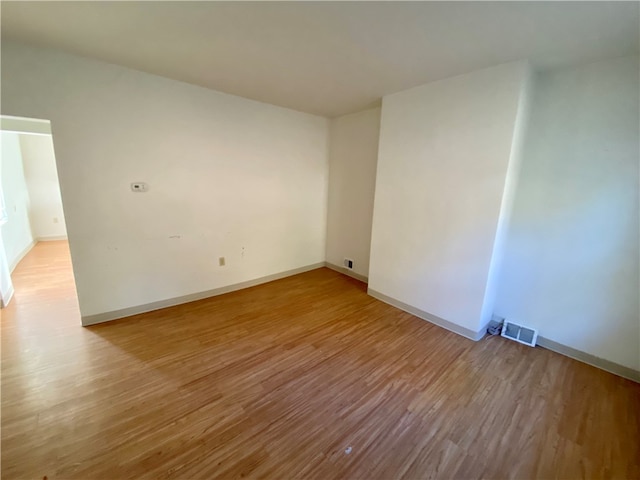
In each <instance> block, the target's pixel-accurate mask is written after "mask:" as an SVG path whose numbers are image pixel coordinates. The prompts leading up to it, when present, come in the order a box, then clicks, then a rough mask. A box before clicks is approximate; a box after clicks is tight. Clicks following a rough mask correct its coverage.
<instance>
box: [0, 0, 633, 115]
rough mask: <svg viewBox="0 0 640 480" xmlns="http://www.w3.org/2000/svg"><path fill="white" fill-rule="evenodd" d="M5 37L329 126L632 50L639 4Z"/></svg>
mask: <svg viewBox="0 0 640 480" xmlns="http://www.w3.org/2000/svg"><path fill="white" fill-rule="evenodd" d="M1 8H2V12H1V13H2V38H3V39H14V40H18V41H22V42H25V43H30V44H35V45H46V46H50V47H55V48H60V49H62V50H67V51H69V52H73V53H76V54H80V55H84V56H87V57H93V58H97V59H101V60H105V61H107V62H111V63H116V64H120V65H124V66H127V67H131V68H135V69H138V70H143V71H145V72H149V73H154V74H157V75H163V76H165V77H170V78H174V79H176V80H182V81H185V82H189V83H193V84H197V85H202V86H204V87H208V88H212V89H215V90H220V91H223V92H227V93H232V94H235V95H240V96H242V97H247V98H252V99H255V100H260V101H263V102H268V103H272V104H276V105H282V106H285V107H289V108H293V109H296V110H301V111H305V112H310V113H315V114H319V115H324V116H328V117H334V116H337V115H342V114H345V113H349V112H354V111H358V110H361V109H363V108H366V107H367V106H370V105H372V104H374V103H376V102H377V101H378V100H379V99H380V97H382V96H383V95H386V94H389V93H393V92H397V91H400V90H404V89H406V88H410V87H413V86H416V85H420V84H422V83H426V82H429V81H433V80H437V79H441V78H445V77H449V76H452V75H456V74H460V73H465V72H469V71H472V70H476V69H479V68H483V67H488V66H491V65H496V64H500V63H504V62H509V61H513V60H518V59H524V58H528V59H530V60H531V62H532V64H533V65H534V66H535V67H537V68H552V67H558V66H564V65H570V64H577V63H582V62H589V61H595V60H599V59H602V58H607V57H614V56H622V55H629V54H634V53H635V54H637V53H638V51H639V41H638V39H639V36H640V28H639V18H640V17H639V16H640V11H639V4H638V3H637V2H255V3H254V2H157V1H156V2H85V3H78V2H7V1H2V4H1Z"/></svg>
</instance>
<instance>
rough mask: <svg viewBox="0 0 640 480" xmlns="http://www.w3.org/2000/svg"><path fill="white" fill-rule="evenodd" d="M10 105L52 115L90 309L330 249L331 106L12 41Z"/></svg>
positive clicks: (180, 291)
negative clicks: (276, 100) (302, 109)
mask: <svg viewBox="0 0 640 480" xmlns="http://www.w3.org/2000/svg"><path fill="white" fill-rule="evenodd" d="M2 110H3V113H5V114H8V115H16V116H24V117H36V118H45V119H49V120H51V126H52V131H53V139H54V143H55V147H56V158H57V163H58V174H59V177H60V186H61V192H62V199H63V202H64V207H65V214H66V221H67V230H68V234H69V242H70V247H71V254H72V260H73V265H74V272H75V278H76V283H77V288H78V295H79V303H80V310H81V313H82V315H83V316H87V315H95V314H99V313H103V312H109V311H114V310H117V309H122V308H129V307H135V306H139V305H143V304H147V303H151V302H156V301H160V300H164V299H168V298H174V297H178V296H182V295H187V294H190V293H194V292H200V291H205V290H209V289H214V288H219V287H222V286H227V285H231V284H235V283H239V282H243V281H248V280H251V279H256V278H260V277H263V276H266V275H270V274H275V273H279V272H283V271H288V270H291V269H295V268H300V267H304V266H308V265H312V264H315V263H318V262H323V261H324V258H325V239H326V203H327V181H328V180H327V176H328V152H327V143H328V120H326V119H325V118H321V117H317V116H313V115H308V114H304V113H299V112H295V111H292V110H288V109H285V108H280V107H275V106H271V105H266V104H263V103H259V102H255V101H250V100H246V99H242V98H239V97H234V96H231V95H226V94H222V93H218V92H214V91H211V90H207V89H204V88H200V87H196V86H192V85H188V84H184V83H180V82H177V81H173V80H169V79H166V78H162V77H157V76H154V75H149V74H145V73H141V72H137V71H134V70H130V69H126V68H122V67H118V66H114V65H110V64H106V63H102V62H98V61H92V60H88V59H84V58H80V57H76V56H72V55H67V54H64V53H62V52H58V51H53V50H45V49H39V48H31V47H27V46H23V45H19V44H14V43H9V42H2ZM136 181H142V182H147V183H148V185H149V191H148V192H147V193H133V192H131V191H130V183H131V182H136ZM221 256H225V257H226V259H227V265H226V266H225V267H219V266H218V257H221Z"/></svg>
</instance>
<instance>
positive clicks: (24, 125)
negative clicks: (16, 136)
mask: <svg viewBox="0 0 640 480" xmlns="http://www.w3.org/2000/svg"><path fill="white" fill-rule="evenodd" d="M0 130H2V131H3V132H13V133H30V134H35V135H51V122H50V121H49V120H43V119H40V118H26V117H14V116H11V115H0Z"/></svg>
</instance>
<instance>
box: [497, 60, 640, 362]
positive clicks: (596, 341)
mask: <svg viewBox="0 0 640 480" xmlns="http://www.w3.org/2000/svg"><path fill="white" fill-rule="evenodd" d="M638 71H639V64H638V58H637V57H626V58H619V59H614V60H608V61H603V62H598V63H593V64H590V65H584V66H580V67H577V68H570V69H563V70H559V71H553V72H548V73H544V74H540V75H539V76H538V78H537V79H536V82H535V94H534V103H533V111H532V118H531V128H530V130H529V133H528V135H527V140H526V144H525V151H524V162H523V165H522V170H521V175H520V180H519V187H518V192H517V195H516V201H515V206H514V213H513V218H512V222H511V224H510V229H509V236H508V240H507V244H506V252H505V260H504V268H503V273H502V280H501V284H500V285H501V286H500V289H499V293H498V298H497V302H496V313H498V314H500V315H501V316H504V317H506V318H508V319H512V320H514V321H520V322H522V323H525V324H528V325H531V326H533V327H537V328H538V329H539V331H540V332H539V333H540V335H541V336H543V337H545V338H548V339H550V340H553V341H555V342H558V343H561V344H563V345H567V346H570V347H572V348H575V349H577V350H580V351H583V352H587V353H590V354H592V355H595V356H598V357H601V358H604V359H607V360H609V361H612V362H616V363H619V364H621V365H624V366H627V367H629V368H634V369H636V370H640V313H639V310H638V297H639V292H640V285H639V282H638V275H639V274H638V262H639V259H638V246H639V245H640V239H639V238H638V229H639V225H638V218H639V214H640V212H639V210H638V208H639V207H638V205H639V198H638V179H639V171H638V168H639V167H638V164H639V158H640V152H639V148H640V147H639V145H640V138H639V135H640V134H639V131H640V125H639V116H640V112H639V104H640V98H639V91H640V82H639V79H638Z"/></svg>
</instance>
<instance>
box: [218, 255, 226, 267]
mask: <svg viewBox="0 0 640 480" xmlns="http://www.w3.org/2000/svg"><path fill="white" fill-rule="evenodd" d="M218 265H220V266H221V267H224V266H225V265H226V262H225V260H224V257H220V258H218Z"/></svg>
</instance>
